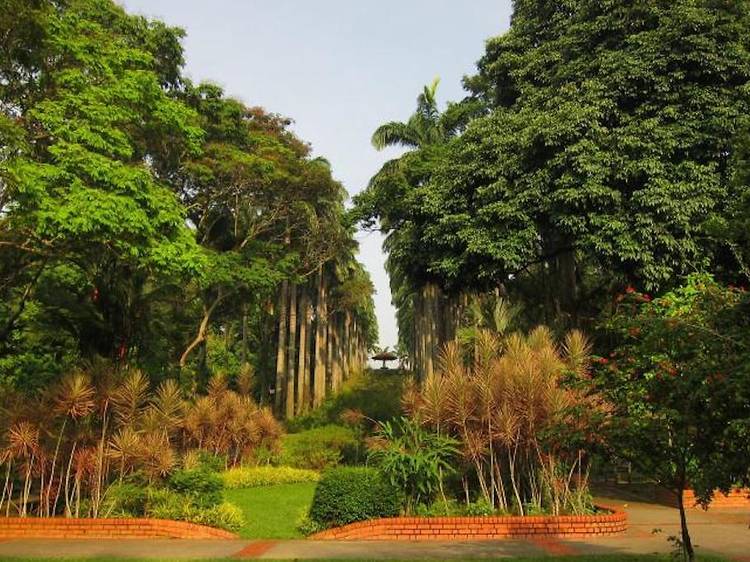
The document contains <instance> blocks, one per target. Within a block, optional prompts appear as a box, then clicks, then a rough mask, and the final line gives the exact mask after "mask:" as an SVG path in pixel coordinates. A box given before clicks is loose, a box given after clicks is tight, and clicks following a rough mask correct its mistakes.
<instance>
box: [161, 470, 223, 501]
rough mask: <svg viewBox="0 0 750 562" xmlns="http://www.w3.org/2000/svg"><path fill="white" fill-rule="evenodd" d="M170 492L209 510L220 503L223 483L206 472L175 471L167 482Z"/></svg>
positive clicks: (217, 477)
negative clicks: (172, 491)
mask: <svg viewBox="0 0 750 562" xmlns="http://www.w3.org/2000/svg"><path fill="white" fill-rule="evenodd" d="M167 485H168V487H169V489H170V490H174V491H175V492H177V493H178V494H181V495H183V496H186V497H188V498H189V499H190V500H191V501H192V502H193V503H194V504H195V505H196V506H199V507H204V508H210V507H213V506H215V505H218V504H220V503H221V500H222V495H221V493H222V491H223V489H224V482H223V481H222V479H221V478H220V477H219V475H218V474H216V473H215V472H209V471H207V470H200V469H198V470H176V471H175V472H173V473H172V475H171V476H170V477H169V480H168V481H167Z"/></svg>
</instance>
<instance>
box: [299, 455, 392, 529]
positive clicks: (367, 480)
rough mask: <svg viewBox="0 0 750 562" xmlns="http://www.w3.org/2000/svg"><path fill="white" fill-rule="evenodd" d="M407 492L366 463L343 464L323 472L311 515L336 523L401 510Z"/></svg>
mask: <svg viewBox="0 0 750 562" xmlns="http://www.w3.org/2000/svg"><path fill="white" fill-rule="evenodd" d="M402 504H403V495H402V493H401V491H400V490H399V489H398V488H397V487H396V486H394V485H393V484H391V483H390V482H389V481H388V479H387V478H386V477H385V476H383V474H382V473H381V472H380V471H378V470H376V469H374V468H366V467H339V468H333V469H330V470H328V471H326V472H325V473H323V475H322V477H321V479H320V482H319V483H318V486H317V488H316V489H315V495H314V496H313V502H312V506H311V507H310V519H311V520H312V521H313V522H315V523H317V524H319V525H321V526H323V527H336V526H340V525H346V524H348V523H353V522H355V521H364V520H367V519H374V518H378V517H395V516H397V515H398V514H399V513H400V512H401V506H402Z"/></svg>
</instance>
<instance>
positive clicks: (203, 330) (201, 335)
mask: <svg viewBox="0 0 750 562" xmlns="http://www.w3.org/2000/svg"><path fill="white" fill-rule="evenodd" d="M223 298H224V297H223V296H222V292H221V289H220V290H219V292H218V295H217V296H216V298H215V299H214V301H213V302H212V303H211V304H210V305H209V306H206V304H205V303H204V304H203V318H202V319H201V323H200V325H199V326H198V333H197V334H196V336H195V338H194V339H193V341H192V342H190V344H189V345H188V346H187V348H186V349H185V351H183V352H182V355H181V356H180V368H183V367H185V365H186V364H187V360H188V357H190V354H191V353H192V352H193V350H194V349H195V348H196V347H198V346H199V345H200V344H202V343H203V342H204V341H205V340H206V334H207V333H208V324H209V322H210V321H211V315H212V314H213V313H214V310H216V307H217V306H219V303H220V302H221V301H222V299H223Z"/></svg>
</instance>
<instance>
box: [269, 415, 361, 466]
mask: <svg viewBox="0 0 750 562" xmlns="http://www.w3.org/2000/svg"><path fill="white" fill-rule="evenodd" d="M358 450H359V441H358V439H357V437H356V435H355V433H354V430H353V429H351V428H348V427H344V426H340V425H326V426H323V427H317V428H315V429H309V430H307V431H302V432H300V433H292V434H289V435H285V436H284V438H283V440H282V452H281V455H280V458H279V461H280V463H279V464H282V465H286V466H291V467H294V468H307V469H312V470H322V469H324V468H328V467H332V466H336V465H337V464H339V463H341V462H342V461H344V462H345V461H353V460H355V459H356V458H357V455H358Z"/></svg>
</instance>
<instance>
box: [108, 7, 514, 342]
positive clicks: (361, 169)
mask: <svg viewBox="0 0 750 562" xmlns="http://www.w3.org/2000/svg"><path fill="white" fill-rule="evenodd" d="M121 3H122V4H123V5H124V6H125V7H126V8H127V9H128V11H130V12H135V13H139V14H143V15H147V16H153V17H158V18H159V19H162V20H164V21H166V22H167V23H169V24H171V25H176V26H180V27H182V28H184V29H185V30H186V32H187V37H186V39H185V42H184V46H185V58H186V60H187V66H186V73H187V75H188V76H190V77H191V78H192V79H193V80H194V81H201V80H211V81H212V82H215V83H217V84H220V85H221V86H223V87H224V89H225V90H226V92H227V94H229V95H230V96H233V97H236V98H239V99H241V100H242V101H244V102H245V103H247V104H248V105H259V106H263V107H265V108H266V109H268V110H269V111H273V112H275V113H281V114H283V115H286V116H289V117H291V118H293V119H294V120H295V126H294V129H295V131H296V132H297V133H298V134H299V136H300V137H302V138H303V139H304V140H306V141H308V142H310V143H311V144H312V146H313V149H314V151H315V154H316V155H321V156H325V157H326V158H328V159H329V160H330V161H331V164H332V165H333V171H334V175H335V176H336V178H337V179H339V180H340V181H341V182H342V183H343V184H344V186H345V187H346V189H347V190H348V191H349V193H350V194H353V193H356V192H358V191H359V190H361V189H362V188H363V187H364V186H366V185H367V181H368V180H369V178H370V177H371V176H372V175H373V174H374V173H375V172H376V171H377V170H378V169H379V167H380V165H381V164H382V163H383V162H384V161H385V160H386V159H388V158H392V157H393V156H394V155H396V154H397V152H396V151H384V152H376V151H375V150H374V149H373V148H372V147H371V146H370V136H371V135H372V132H373V131H374V130H375V128H376V127H377V126H378V125H380V124H381V123H383V122H386V121H391V120H403V119H406V118H407V117H408V116H409V115H410V114H411V112H412V111H413V109H414V105H415V99H416V96H417V94H418V93H419V91H420V89H421V88H422V86H423V85H424V84H427V83H429V82H431V81H432V79H433V78H434V77H436V76H439V77H440V78H441V86H440V90H439V99H440V100H441V103H444V102H445V101H447V100H458V99H460V98H462V97H463V95H464V94H463V91H462V89H461V77H462V76H463V75H464V74H471V73H473V70H474V63H475V62H476V61H477V60H478V59H479V57H480V56H481V54H482V52H483V49H484V41H485V40H486V39H487V38H488V37H491V36H494V35H499V34H500V33H502V32H503V31H505V30H506V29H507V28H508V25H509V18H510V13H511V1H510V0H308V1H305V0H124V1H122V2H121ZM358 240H359V241H360V245H361V251H360V260H361V261H362V262H363V263H364V264H365V266H366V267H367V269H368V270H369V271H370V274H371V275H372V278H373V282H374V283H375V287H376V289H377V295H376V296H375V306H376V310H377V315H378V323H379V326H380V343H381V345H388V346H391V347H393V346H394V345H395V344H396V340H397V330H396V321H395V317H394V310H393V307H392V306H391V295H390V291H389V289H388V277H387V276H386V273H385V270H384V269H383V261H384V256H383V253H382V250H381V237H380V235H379V234H377V233H360V234H359V235H358Z"/></svg>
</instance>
